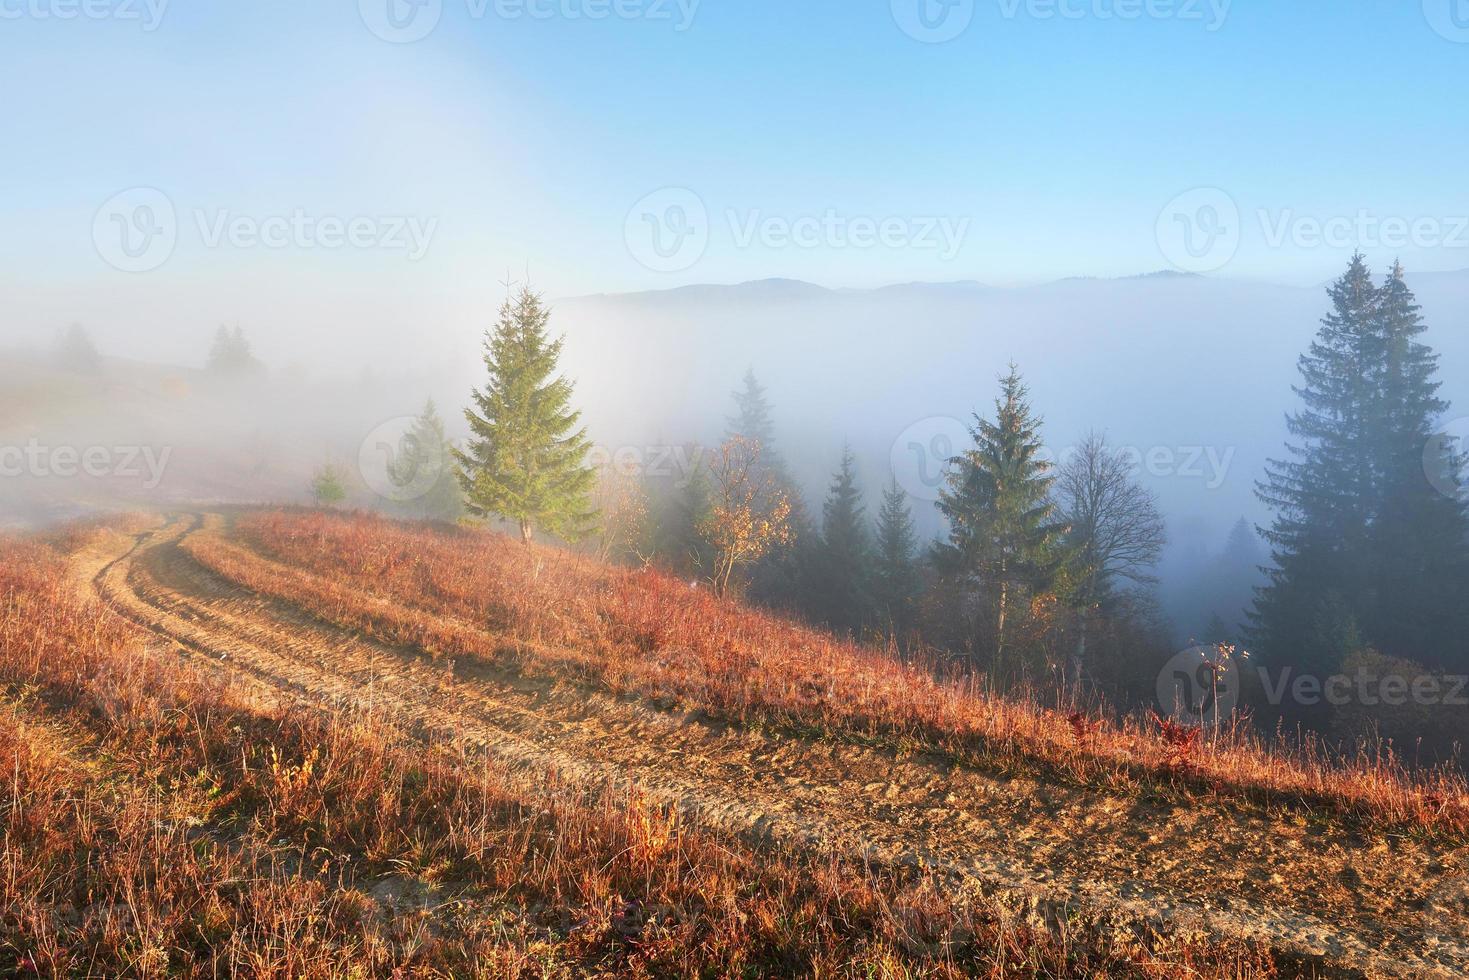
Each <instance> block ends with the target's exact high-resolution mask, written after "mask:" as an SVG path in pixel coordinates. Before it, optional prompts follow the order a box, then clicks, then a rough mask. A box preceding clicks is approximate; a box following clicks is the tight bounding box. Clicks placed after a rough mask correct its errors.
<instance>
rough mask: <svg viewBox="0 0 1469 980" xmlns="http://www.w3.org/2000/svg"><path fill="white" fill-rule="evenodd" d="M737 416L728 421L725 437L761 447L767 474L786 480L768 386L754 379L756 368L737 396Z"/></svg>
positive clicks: (737, 391) (736, 392) (735, 398)
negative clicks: (735, 437)
mask: <svg viewBox="0 0 1469 980" xmlns="http://www.w3.org/2000/svg"><path fill="white" fill-rule="evenodd" d="M734 403H735V413H734V414H733V415H731V416H730V417H729V419H728V426H727V431H726V433H725V434H726V435H728V436H739V437H740V438H741V439H745V440H747V441H749V442H752V443H758V444H759V446H760V465H761V466H763V467H764V468H765V469H766V471H768V472H770V473H773V474H775V475H777V476H778V477H779V478H780V479H781V480H782V482H789V481H788V480H786V474H785V460H783V459H782V458H781V455H780V450H779V449H777V448H776V444H775V413H774V412H773V411H772V410H771V407H770V399H769V398H768V397H767V395H766V393H765V386H764V385H762V384H761V383H760V379H759V378H757V377H755V370H754V369H753V368H751V369H749V370H747V371H746V372H745V377H744V379H743V380H742V381H741V386H740V387H739V388H738V389H736V391H735V392H734Z"/></svg>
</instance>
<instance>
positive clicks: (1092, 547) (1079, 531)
mask: <svg viewBox="0 0 1469 980" xmlns="http://www.w3.org/2000/svg"><path fill="white" fill-rule="evenodd" d="M1056 497H1057V505H1058V506H1059V508H1060V510H1061V513H1062V515H1063V516H1064V518H1065V520H1066V523H1067V524H1068V525H1069V526H1070V529H1071V530H1070V540H1071V545H1072V548H1073V555H1074V561H1075V569H1076V574H1075V582H1076V597H1077V602H1076V605H1077V606H1078V608H1079V609H1080V610H1081V617H1080V619H1081V622H1080V629H1079V635H1078V638H1077V645H1076V652H1075V654H1074V655H1073V657H1072V663H1071V675H1072V676H1071V680H1072V683H1073V684H1076V683H1079V682H1080V680H1081V670H1082V666H1083V664H1084V663H1085V660H1086V625H1087V617H1088V616H1089V614H1090V613H1091V611H1093V610H1095V609H1096V608H1098V607H1099V606H1102V605H1104V604H1105V603H1107V602H1108V600H1110V599H1112V598H1114V597H1115V595H1116V592H1117V590H1118V588H1119V587H1121V585H1122V584H1123V583H1130V584H1132V585H1148V584H1151V583H1153V582H1155V581H1156V579H1155V578H1154V577H1153V574H1152V569H1153V567H1154V566H1155V565H1157V563H1158V557H1159V555H1160V554H1161V553H1162V551H1163V546H1164V544H1165V543H1166V542H1167V529H1166V526H1165V525H1164V523H1163V517H1162V515H1160V514H1159V512H1158V503H1157V499H1156V498H1155V497H1154V496H1153V494H1152V493H1151V492H1150V491H1148V490H1146V489H1144V488H1143V487H1142V486H1141V485H1139V484H1138V482H1137V481H1136V480H1135V479H1134V478H1133V473H1132V466H1131V465H1130V463H1129V462H1128V460H1127V457H1126V456H1124V455H1122V454H1121V453H1119V452H1117V451H1115V450H1114V449H1112V447H1110V446H1109V445H1107V439H1106V436H1105V435H1103V434H1101V433H1098V432H1092V433H1089V434H1088V435H1087V437H1086V438H1085V439H1083V440H1082V442H1081V445H1080V446H1078V447H1077V448H1076V451H1075V453H1074V454H1073V455H1072V456H1071V457H1070V458H1069V459H1067V460H1066V462H1065V464H1064V465H1063V466H1062V467H1061V473H1060V476H1059V477H1058V478H1057V480H1056Z"/></svg>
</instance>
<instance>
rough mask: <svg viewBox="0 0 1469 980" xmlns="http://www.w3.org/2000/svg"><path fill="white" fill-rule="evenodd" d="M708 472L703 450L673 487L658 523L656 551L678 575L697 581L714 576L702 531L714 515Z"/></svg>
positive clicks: (709, 550)
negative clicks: (690, 577) (694, 578)
mask: <svg viewBox="0 0 1469 980" xmlns="http://www.w3.org/2000/svg"><path fill="white" fill-rule="evenodd" d="M713 509H714V504H713V501H712V499H711V488H710V484H709V470H708V467H707V466H706V465H705V463H704V459H703V452H702V450H701V451H700V452H698V453H696V454H695V455H694V456H693V461H692V463H691V464H690V467H689V470H688V473H687V474H686V475H685V476H684V478H683V479H682V480H681V481H679V482H678V483H677V484H675V485H674V486H673V487H672V491H671V494H670V495H669V496H668V497H667V499H666V501H665V503H664V505H663V508H662V518H661V519H660V520H659V521H657V523H656V527H657V531H656V541H657V551H658V553H659V554H660V555H662V556H663V557H664V559H665V560H666V561H667V562H668V563H669V564H671V565H672V566H673V568H674V570H675V571H677V572H679V573H680V574H685V575H690V576H694V577H696V578H700V577H707V576H709V575H712V574H713V567H714V552H713V549H712V548H711V547H710V545H709V542H708V540H707V539H706V538H705V537H704V534H703V531H702V530H701V529H702V528H703V527H705V526H706V525H707V523H708V521H709V518H710V516H711V514H712V513H713Z"/></svg>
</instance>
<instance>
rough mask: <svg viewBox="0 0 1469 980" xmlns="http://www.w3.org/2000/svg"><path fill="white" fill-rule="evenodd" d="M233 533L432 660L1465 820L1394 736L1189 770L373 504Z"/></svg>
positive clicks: (1269, 751)
mask: <svg viewBox="0 0 1469 980" xmlns="http://www.w3.org/2000/svg"><path fill="white" fill-rule="evenodd" d="M237 533H238V536H239V539H240V541H241V542H242V543H243V544H244V545H247V546H248V547H241V546H239V545H236V544H231V543H229V542H226V541H223V540H220V539H217V538H214V539H211V538H208V537H204V538H196V539H193V540H192V541H191V543H190V547H191V549H192V551H193V553H194V555H195V556H196V557H197V558H198V559H200V560H201V561H202V562H204V563H205V564H207V565H209V566H210V567H212V568H214V569H215V570H216V571H218V572H220V573H221V574H224V575H225V576H227V577H230V578H234V579H236V580H239V581H241V582H243V583H245V584H247V585H248V586H249V587H251V588H253V589H257V590H259V591H261V592H264V593H267V594H273V595H276V596H279V597H281V598H285V599H288V600H291V601H295V602H297V603H300V604H303V605H306V606H307V607H308V608H311V609H313V610H314V611H316V612H318V613H319V614H321V615H323V616H325V617H327V618H335V619H337V620H338V621H346V622H349V623H350V624H351V625H353V626H355V627H357V628H361V629H365V630H368V631H369V632H375V633H376V634H378V635H380V636H382V637H384V638H386V639H389V640H391V641H393V642H399V643H410V644H413V645H416V646H418V647H421V648H422V649H425V650H427V651H428V652H431V653H435V654H441V655H446V656H464V655H477V656H484V657H489V658H500V659H506V660H513V661H514V662H515V663H516V664H517V666H519V667H520V668H521V669H525V670H530V671H542V672H551V673H557V674H561V675H567V676H571V677H575V678H577V679H579V680H582V681H585V682H593V683H597V684H600V685H603V686H605V687H606V688H608V689H610V690H613V691H618V692H632V693H636V694H638V695H641V696H643V697H647V698H650V699H654V700H658V701H662V702H669V703H678V704H681V705H683V706H685V707H691V708H696V709H700V710H705V711H708V712H710V713H711V714H715V715H718V716H720V717H724V718H727V719H730V720H733V721H737V722H749V721H753V720H759V721H761V722H764V723H774V724H780V725H786V726H791V727H794V728H797V729H802V730H812V729H818V730H822V731H827V732H844V733H848V734H851V735H855V736H860V737H876V738H882V739H886V740H899V741H901V742H903V743H904V744H906V745H908V746H910V747H915V748H926V749H933V750H938V751H942V752H945V753H950V754H953V755H955V756H958V757H960V758H962V759H965V760H967V761H970V762H972V763H975V764H979V765H985V766H991V767H998V768H1003V769H1007V770H1022V771H1030V772H1037V773H1039V774H1041V775H1048V776H1051V777H1055V778H1063V779H1069V780H1077V781H1082V782H1086V783H1093V784H1101V785H1114V786H1115V785H1135V784H1137V783H1138V782H1140V781H1141V782H1145V783H1146V784H1148V785H1149V786H1151V787H1154V788H1156V789H1159V790H1161V791H1167V792H1184V793H1194V794H1197V793H1213V794H1223V795H1233V796H1238V797H1248V798H1252V799H1256V800H1258V801H1260V802H1263V803H1267V804H1278V803H1294V802H1305V803H1308V804H1310V805H1313V806H1329V807H1332V808H1335V809H1337V810H1338V811H1340V812H1345V813H1350V814H1355V815H1358V816H1361V817H1363V818H1366V819H1369V820H1372V821H1375V822H1382V823H1387V824H1392V825H1398V826H1408V827H1420V828H1427V829H1432V830H1435V831H1442V832H1448V833H1452V834H1463V833H1464V832H1466V831H1469V786H1466V783H1465V780H1464V778H1463V776H1462V774H1461V773H1458V772H1456V771H1453V770H1450V769H1448V768H1440V769H1435V770H1431V771H1410V769H1409V768H1408V767H1405V766H1404V765H1402V764H1401V762H1400V761H1399V760H1398V759H1397V758H1396V757H1395V756H1394V755H1393V753H1392V752H1391V751H1390V750H1388V749H1387V748H1385V747H1378V748H1376V749H1375V750H1374V751H1372V752H1356V753H1352V754H1351V755H1349V756H1347V755H1342V754H1339V753H1335V752H1332V751H1329V750H1328V749H1327V748H1326V747H1325V746H1324V745H1323V744H1322V743H1320V742H1319V741H1316V740H1313V739H1303V740H1299V739H1287V738H1284V737H1281V738H1278V739H1265V738H1262V737H1260V736H1259V735H1258V734H1256V733H1255V732H1254V731H1253V730H1251V729H1250V728H1249V727H1248V726H1245V725H1238V726H1235V727H1233V728H1231V729H1227V730H1225V731H1223V732H1221V733H1220V735H1219V737H1218V738H1217V739H1215V738H1214V737H1213V736H1212V734H1211V736H1210V737H1209V738H1208V739H1206V740H1203V742H1202V743H1201V744H1200V745H1199V746H1198V748H1197V750H1196V751H1194V752H1191V753H1190V755H1189V758H1188V759H1187V764H1186V765H1181V764H1180V760H1179V755H1178V751H1177V747H1176V745H1174V744H1172V743H1171V742H1170V740H1169V739H1167V738H1166V737H1163V734H1162V733H1160V732H1159V731H1158V729H1157V727H1156V725H1155V724H1154V723H1153V721H1152V720H1151V719H1150V718H1148V717H1143V716H1128V717H1122V718H1117V717H1113V716H1112V715H1110V714H1108V713H1105V712H1102V713H1098V714H1096V715H1095V716H1093V717H1089V718H1085V719H1076V720H1073V719H1069V718H1068V717H1067V716H1066V715H1065V714H1063V713H1058V712H1055V711H1051V710H1047V709H1043V708H1042V707H1040V706H1039V705H1038V704H1037V703H1036V702H1035V701H1034V700H1033V699H1014V698H1007V697H1003V696H998V695H996V694H994V693H992V692H990V691H988V690H986V689H985V687H984V686H983V684H982V683H981V682H980V681H979V680H977V679H975V678H973V677H964V676H944V675H943V674H942V672H937V671H933V670H928V669H925V668H923V667H922V666H917V665H911V664H903V663H900V662H898V661H896V660H895V659H894V658H892V657H891V656H889V655H887V654H886V653H884V652H882V651H879V650H875V649H871V648H868V647H864V646H861V645H857V644H853V643H849V642H845V641H841V640H838V639H836V638H834V637H832V636H831V635H829V634H826V633H824V632H821V631H818V630H813V629H809V628H805V627H803V626H800V625H798V624H795V623H792V622H790V621H788V620H785V619H783V618H781V617H778V616H774V615H769V614H764V613H761V612H758V611H754V610H751V609H748V608H745V607H743V606H741V605H739V604H737V603H734V602H730V601H725V600H722V599H719V598H717V597H716V596H714V595H712V594H710V592H709V591H708V590H707V589H702V588H694V587H691V586H690V585H689V583H687V582H684V581H681V580H678V579H676V578H672V577H670V576H668V575H665V574H663V573H661V572H658V571H656V570H648V569H644V570H631V569H621V568H615V567H610V566H607V565H604V564H602V563H599V562H596V561H594V560H591V559H588V558H583V557H580V556H577V555H574V554H571V553H568V552H565V551H560V550H556V549H552V548H544V547H534V548H532V549H530V550H527V549H526V548H525V547H524V546H522V545H521V544H520V543H519V542H512V541H511V540H509V539H508V538H505V537H504V536H501V535H497V534H492V533H475V532H468V531H458V530H446V529H429V528H425V527H423V526H420V525H411V524H402V523H397V522H393V521H389V520H385V519H381V518H377V517H372V516H364V515H352V516H342V515H326V514H319V513H313V512H297V511H290V512H271V513H255V514H249V515H245V516H243V517H241V518H240V520H239V522H238V527H237ZM257 553H258V554H257ZM260 555H264V556H267V557H269V558H272V559H275V560H276V561H274V562H266V561H262V560H261V558H260V557H259V556H260ZM373 596H380V597H382V598H383V599H387V600H391V601H382V602H379V601H375V600H374V599H373V598H372V597H373ZM1078 721H1079V722H1080V724H1078Z"/></svg>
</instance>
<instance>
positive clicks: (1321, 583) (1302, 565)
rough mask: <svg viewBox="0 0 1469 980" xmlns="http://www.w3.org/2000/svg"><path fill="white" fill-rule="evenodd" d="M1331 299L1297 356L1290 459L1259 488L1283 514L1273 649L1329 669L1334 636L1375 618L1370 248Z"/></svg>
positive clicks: (1263, 635)
mask: <svg viewBox="0 0 1469 980" xmlns="http://www.w3.org/2000/svg"><path fill="white" fill-rule="evenodd" d="M1328 294H1329V295H1330V298H1331V312H1329V313H1328V314H1327V315H1326V317H1325V318H1324V319H1323V320H1322V321H1321V329H1320V330H1319V331H1318V332H1317V334H1316V338H1315V339H1314V340H1313V341H1312V342H1311V346H1310V349H1309V350H1308V351H1307V352H1306V353H1305V354H1303V355H1301V358H1300V361H1299V368H1300V373H1301V383H1300V384H1299V385H1296V386H1295V388H1294V390H1295V392H1296V394H1297V395H1298V396H1299V397H1300V399H1301V402H1302V408H1301V409H1300V410H1299V411H1297V412H1294V413H1292V414H1291V415H1289V416H1287V418H1286V425H1287V429H1288V431H1289V432H1290V434H1291V436H1292V437H1293V439H1294V441H1293V442H1292V443H1290V444H1288V445H1287V447H1286V449H1287V451H1288V452H1289V454H1290V455H1289V458H1287V459H1284V460H1271V461H1270V462H1269V463H1268V464H1267V467H1266V475H1265V479H1264V480H1263V481H1262V482H1261V483H1260V485H1259V488H1258V491H1257V492H1258V494H1259V496H1260V499H1261V500H1262V501H1264V502H1265V503H1266V504H1269V505H1270V506H1271V507H1272V508H1274V510H1275V512H1276V517H1275V521H1274V524H1273V526H1272V527H1270V528H1269V529H1262V533H1263V535H1264V537H1265V540H1266V541H1267V542H1268V543H1269V544H1270V546H1271V558H1272V562H1273V567H1272V568H1271V570H1270V573H1269V575H1270V578H1269V581H1268V582H1267V584H1266V585H1265V587H1264V588H1263V589H1262V591H1261V593H1260V597H1259V600H1258V602H1257V604H1256V612H1255V617H1254V618H1255V625H1256V633H1257V638H1258V640H1259V645H1260V646H1261V648H1262V649H1261V652H1262V654H1263V655H1264V656H1266V657H1267V658H1272V659H1275V660H1277V661H1278V662H1279V663H1280V665H1281V666H1285V665H1287V664H1291V665H1294V666H1296V667H1298V668H1306V669H1310V670H1315V671H1319V672H1321V673H1322V674H1323V675H1324V674H1326V673H1330V672H1331V671H1332V670H1333V669H1335V667H1336V665H1337V663H1339V661H1340V658H1341V657H1342V656H1343V655H1344V654H1345V653H1347V652H1349V651H1343V650H1335V649H1333V648H1332V640H1331V638H1332V637H1334V636H1339V635H1343V634H1345V633H1349V632H1355V631H1356V629H1357V626H1358V625H1359V624H1361V623H1362V622H1365V621H1370V620H1372V619H1373V618H1374V610H1373V608H1372V607H1373V605H1374V603H1373V601H1372V598H1371V596H1370V595H1369V592H1368V587H1367V584H1368V575H1369V570H1368V553H1367V529H1368V526H1369V524H1370V523H1371V521H1372V519H1373V517H1374V516H1375V515H1374V514H1373V507H1374V505H1375V504H1376V502H1377V500H1378V494H1377V480H1376V479H1375V473H1374V460H1373V456H1372V442H1373V440H1372V433H1373V425H1374V417H1375V412H1376V407H1377V406H1376V405H1375V401H1376V398H1377V390H1376V383H1377V379H1376V378H1375V377H1374V373H1375V370H1376V366H1377V365H1379V364H1380V363H1381V362H1382V353H1383V348H1382V344H1381V341H1380V337H1379V334H1378V331H1377V329H1376V327H1377V303H1378V291H1377V288H1376V286H1374V285H1373V283H1372V276H1371V273H1370V272H1369V271H1368V269H1367V263H1366V261H1365V260H1364V259H1363V257H1362V256H1361V255H1354V256H1353V257H1352V260H1351V263H1350V265H1349V266H1348V267H1347V271H1346V272H1345V273H1343V274H1342V276H1341V278H1340V279H1338V280H1337V281H1336V282H1335V283H1333V284H1332V285H1331V287H1330V289H1329V290H1328ZM1343 615H1346V616H1349V617H1351V619H1352V622H1344V621H1341V620H1342V617H1343ZM1323 617H1325V618H1323Z"/></svg>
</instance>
